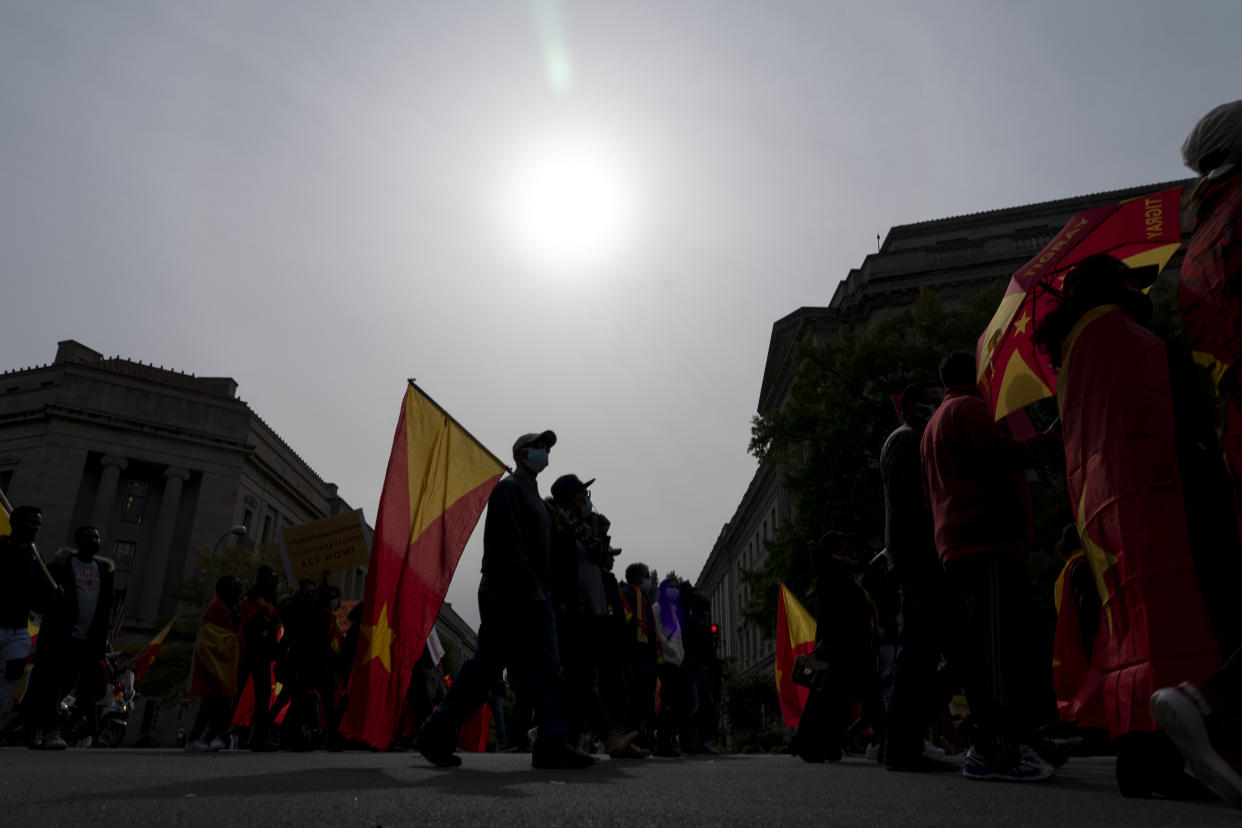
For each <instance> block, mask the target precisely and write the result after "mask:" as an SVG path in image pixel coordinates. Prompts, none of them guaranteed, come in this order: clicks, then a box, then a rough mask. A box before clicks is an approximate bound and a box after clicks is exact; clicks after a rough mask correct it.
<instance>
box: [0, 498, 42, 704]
mask: <svg viewBox="0 0 1242 828" xmlns="http://www.w3.org/2000/svg"><path fill="white" fill-rule="evenodd" d="M42 525H43V512H42V510H40V509H39V508H37V507H35V506H18V507H17V508H16V509H14V510H13V513H12V514H11V515H9V526H10V531H9V534H7V535H3V536H0V670H3V675H0V716H3V715H4V714H5V713H7V712H8V708H9V703H10V702H11V701H12V700H13V693H14V691H15V690H16V689H17V683H18V682H19V681H20V680H21V677H22V673H23V672H24V671H25V669H26V657H27V656H29V655H30V630H29V628H28V627H27V626H26V621H27V619H28V618H29V616H30V611H31V610H32V609H33V610H39V611H42V610H43V608H44V606H45V605H46V603H47V601H48V600H49V599H51V597H52V587H51V585H50V584H49V583H48V579H47V576H46V575H45V574H44V572H43V567H42V565H41V564H40V562H39V561H38V560H37V559H36V557H37V556H38V554H39V552H38V550H37V549H36V548H35V543H34V542H35V538H37V537H38V535H39V528H40V527H41V526H42Z"/></svg>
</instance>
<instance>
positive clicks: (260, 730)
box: [234, 658, 272, 745]
mask: <svg viewBox="0 0 1242 828" xmlns="http://www.w3.org/2000/svg"><path fill="white" fill-rule="evenodd" d="M247 679H249V680H251V681H252V682H254V716H253V717H252V718H251V720H250V744H252V745H254V744H258V743H259V742H265V741H267V740H268V739H270V738H271V737H272V734H271V730H272V707H271V705H272V662H270V661H267V660H266V659H262V658H245V659H242V662H241V668H240V669H239V670H238V672H237V689H238V696H239V697H240V695H241V691H242V690H243V689H245V687H246V680H247ZM234 704H236V702H234Z"/></svg>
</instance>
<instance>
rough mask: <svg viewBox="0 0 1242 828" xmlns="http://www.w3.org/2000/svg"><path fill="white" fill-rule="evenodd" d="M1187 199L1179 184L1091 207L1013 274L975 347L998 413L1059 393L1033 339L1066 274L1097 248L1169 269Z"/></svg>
mask: <svg viewBox="0 0 1242 828" xmlns="http://www.w3.org/2000/svg"><path fill="white" fill-rule="evenodd" d="M1181 199H1182V188H1181V187H1174V188H1173V189H1170V190H1162V191H1160V192H1158V193H1152V194H1150V195H1144V196H1138V197H1136V198H1132V199H1128V200H1126V201H1120V202H1115V203H1113V204H1103V205H1101V206H1099V207H1093V208H1091V209H1090V210H1084V211H1083V212H1081V213H1079V214H1078V215H1076V216H1074V217H1073V218H1072V219H1070V220H1069V222H1068V223H1066V225H1065V226H1064V227H1063V228H1061V231H1060V232H1059V233H1057V234H1056V236H1054V237H1053V238H1052V241H1050V242H1048V244H1047V245H1046V246H1045V247H1044V249H1043V250H1041V251H1040V252H1039V253H1038V254H1037V255H1036V256H1035V258H1033V259H1031V260H1030V261H1029V262H1027V263H1026V264H1025V265H1023V266H1022V267H1021V269H1019V270H1018V272H1017V273H1015V274H1014V275H1013V277H1012V278H1011V279H1010V280H1009V287H1008V288H1006V290H1005V296H1004V298H1002V299H1001V302H1000V306H999V307H997V309H996V313H995V314H994V315H993V316H992V321H991V322H989V323H988V326H987V328H986V329H985V330H984V332H983V333H982V334H980V336H979V342H978V344H977V345H976V348H975V361H976V365H977V368H978V379H979V390H980V391H981V392H982V393H983V398H984V399H985V400H987V401H988V404H989V405H990V406H991V407H992V412H993V414H995V415H996V419H998V420H1000V419H1003V418H1004V417H1006V416H1008V415H1009V414H1010V413H1012V412H1014V411H1017V410H1018V409H1020V408H1022V407H1024V406H1026V405H1029V404H1031V403H1033V402H1035V401H1036V400H1041V399H1044V398H1045V397H1051V396H1052V395H1053V394H1054V393H1056V387H1057V380H1056V371H1054V370H1053V369H1052V365H1051V363H1049V361H1048V355H1047V354H1045V353H1044V352H1043V351H1041V350H1040V349H1039V348H1037V347H1035V343H1034V342H1033V341H1032V337H1033V336H1034V334H1035V330H1036V329H1037V328H1038V327H1039V323H1040V322H1041V321H1043V319H1044V317H1045V316H1046V315H1047V314H1048V312H1049V311H1051V310H1052V309H1053V308H1055V307H1056V306H1057V304H1058V303H1059V302H1060V299H1059V298H1058V295H1057V293H1056V291H1057V290H1058V289H1059V288H1060V287H1061V285H1062V283H1063V282H1064V280H1065V274H1066V273H1067V272H1068V271H1069V270H1070V269H1071V268H1073V266H1074V265H1076V264H1078V263H1079V262H1081V261H1082V260H1083V259H1085V258H1087V257H1088V256H1092V255H1095V254H1097V253H1107V254H1108V255H1110V256H1112V257H1113V258H1116V259H1120V260H1121V261H1123V262H1125V263H1126V264H1127V265H1129V266H1130V267H1135V268H1137V267H1144V266H1147V265H1156V266H1157V267H1159V268H1161V269H1163V268H1164V266H1165V265H1166V264H1168V262H1169V259H1171V258H1172V257H1173V254H1174V253H1175V252H1177V248H1178V247H1180V246H1181V243H1182V230H1181V223H1180V218H1179V215H1180V209H1181Z"/></svg>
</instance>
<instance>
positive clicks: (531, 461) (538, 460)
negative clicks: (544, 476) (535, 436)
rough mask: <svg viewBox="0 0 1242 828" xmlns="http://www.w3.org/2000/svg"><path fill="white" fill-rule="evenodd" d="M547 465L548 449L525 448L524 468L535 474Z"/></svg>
mask: <svg viewBox="0 0 1242 828" xmlns="http://www.w3.org/2000/svg"><path fill="white" fill-rule="evenodd" d="M547 467H548V450H547V449H541V448H532V449H527V450H526V468H528V469H530V470H531V471H532V472H534V473H535V474H538V473H539V472H541V471H543V470H544V469H546V468H547Z"/></svg>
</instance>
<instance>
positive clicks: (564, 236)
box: [508, 140, 629, 265]
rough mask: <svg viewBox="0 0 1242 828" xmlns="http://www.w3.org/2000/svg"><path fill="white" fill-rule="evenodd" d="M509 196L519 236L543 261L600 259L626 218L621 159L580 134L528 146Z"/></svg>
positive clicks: (622, 232) (615, 242) (615, 245)
mask: <svg viewBox="0 0 1242 828" xmlns="http://www.w3.org/2000/svg"><path fill="white" fill-rule="evenodd" d="M508 201H509V210H510V212H511V216H510V226H511V227H512V228H513V230H514V232H515V234H516V236H517V239H518V241H519V242H520V243H521V245H522V246H523V247H525V248H527V250H528V251H529V252H530V253H531V254H532V255H534V256H537V257H538V258H540V259H541V260H543V263H546V264H553V265H589V264H596V263H599V262H600V261H602V260H604V259H606V258H607V257H608V256H609V255H610V254H611V253H613V252H615V251H616V250H617V249H618V247H619V245H620V243H621V242H622V240H623V238H624V236H625V231H626V229H627V222H628V220H629V216H628V213H629V193H628V192H627V188H626V181H625V176H624V174H623V172H622V168H621V165H620V164H619V163H618V160H617V159H616V158H615V157H614V156H612V155H611V154H610V153H609V152H608V151H607V150H606V149H605V148H604V147H603V146H602V145H599V144H596V143H591V142H589V141H585V140H572V141H571V140H563V141H559V142H553V143H548V144H544V145H543V146H541V147H539V148H537V149H536V150H534V151H532V152H530V153H529V154H528V155H527V157H526V158H525V160H523V161H522V162H521V163H520V164H519V168H518V171H517V173H516V174H515V175H514V178H513V183H512V191H511V194H510V197H509V199H508Z"/></svg>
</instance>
